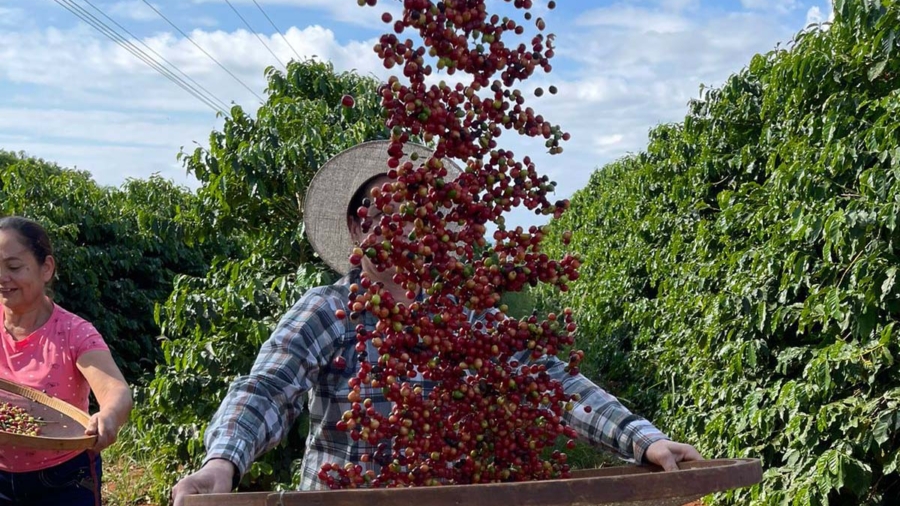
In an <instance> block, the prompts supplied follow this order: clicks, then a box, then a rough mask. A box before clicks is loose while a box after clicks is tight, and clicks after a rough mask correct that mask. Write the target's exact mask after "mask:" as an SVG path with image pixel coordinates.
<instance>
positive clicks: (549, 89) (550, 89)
mask: <svg viewBox="0 0 900 506" xmlns="http://www.w3.org/2000/svg"><path fill="white" fill-rule="evenodd" d="M547 91H549V92H550V94H551V95H556V91H557V90H556V86H551V87H549V88H547Z"/></svg>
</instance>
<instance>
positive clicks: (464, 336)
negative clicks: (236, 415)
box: [319, 0, 583, 488]
mask: <svg viewBox="0 0 900 506" xmlns="http://www.w3.org/2000/svg"><path fill="white" fill-rule="evenodd" d="M371 3H374V2H371ZM512 3H513V7H514V8H515V9H520V10H523V11H524V14H523V17H524V19H526V20H530V19H531V18H532V15H531V12H530V9H531V8H532V0H512ZM402 4H403V12H402V14H401V15H400V16H399V17H396V18H395V17H394V16H392V15H390V14H388V13H384V14H383V15H382V21H384V22H385V23H388V24H390V25H391V30H392V32H391V33H385V34H383V35H382V36H381V37H380V38H379V39H378V41H377V43H376V44H375V46H374V48H373V49H374V51H375V53H376V54H377V55H378V57H379V58H380V59H381V60H382V62H383V65H384V67H385V68H387V69H392V71H393V72H395V75H393V76H391V77H390V78H389V79H388V81H387V82H386V83H385V84H384V85H382V86H381V87H380V88H379V94H378V96H379V98H380V100H381V106H382V107H383V109H384V115H385V116H384V117H385V126H386V128H387V131H388V132H389V139H390V146H389V148H388V150H387V154H388V157H389V158H388V162H387V167H388V169H389V172H388V177H389V178H390V182H388V183H385V184H384V185H382V186H380V187H377V188H373V189H372V191H371V195H370V199H369V201H367V202H365V203H364V204H363V208H360V209H359V210H357V215H358V216H359V217H360V218H361V219H362V220H363V223H364V225H363V229H364V230H365V231H366V233H367V234H368V235H367V237H366V238H365V239H364V241H363V243H362V244H361V245H360V247H359V248H355V249H354V250H353V252H352V254H351V256H350V261H351V263H352V264H353V265H360V264H361V262H362V259H363V258H364V257H365V258H369V259H370V261H371V262H372V265H373V266H374V268H375V269H376V270H377V271H379V272H389V273H390V276H391V280H392V281H393V282H394V283H396V284H397V285H399V286H400V287H402V289H403V290H405V291H406V294H405V296H406V300H405V301H403V302H402V303H401V302H400V301H396V300H394V298H393V296H392V295H391V293H390V292H388V291H386V290H384V289H383V288H384V287H383V285H382V284H381V283H378V282H374V281H372V280H371V279H369V276H368V275H366V274H365V273H364V274H363V275H362V279H361V281H360V282H359V285H358V286H354V287H351V296H350V300H349V301H348V302H349V309H350V310H351V311H352V313H351V318H353V317H354V315H356V316H357V317H358V316H359V314H360V313H361V312H362V311H366V312H370V313H371V314H372V315H373V316H375V317H376V318H377V323H376V324H375V329H374V331H367V330H366V328H365V327H364V326H363V325H361V324H358V325H357V343H356V348H355V351H356V353H358V354H359V355H358V356H359V357H362V358H361V359H360V367H359V370H358V372H357V374H356V376H354V377H353V378H351V380H350V382H349V386H350V388H351V392H350V394H349V396H348V401H349V402H350V405H351V409H349V410H348V411H347V412H345V413H344V415H343V417H342V419H341V421H340V423H339V424H338V425H339V426H338V429H340V430H346V431H348V432H349V435H350V437H351V438H352V439H353V440H354V441H364V442H366V443H368V444H369V445H371V447H372V448H375V451H374V452H372V453H371V455H368V454H367V456H365V457H364V458H362V459H361V462H362V463H368V462H373V463H377V464H379V465H380V469H381V471H380V473H379V474H377V475H376V474H375V473H374V472H372V471H371V470H367V469H365V468H364V467H363V466H361V465H356V464H347V465H333V464H325V465H324V466H323V467H322V468H321V471H320V473H319V478H320V479H321V480H322V482H323V483H324V484H325V485H326V486H328V487H330V488H353V487H357V486H374V487H381V486H384V487H393V486H418V485H437V484H454V483H456V484H465V483H479V482H497V481H521V480H531V479H546V478H554V477H565V476H567V473H568V471H569V466H568V464H567V461H566V459H567V457H566V455H565V453H562V452H554V453H552V454H550V456H549V457H548V459H547V460H542V457H541V456H542V454H543V451H544V449H545V448H547V447H548V446H552V445H553V444H554V442H555V441H556V440H557V438H558V437H559V436H560V435H563V436H566V437H569V438H571V437H574V436H575V432H574V429H572V428H571V427H569V426H568V425H566V423H565V420H564V414H565V413H566V412H567V410H571V409H573V407H574V404H575V403H576V402H578V400H577V399H576V397H575V396H568V395H566V394H565V392H564V390H563V388H562V384H561V383H560V382H559V381H557V380H554V379H552V378H551V377H550V375H549V374H548V373H547V369H546V366H544V365H541V363H540V362H539V361H538V359H541V358H542V357H547V356H555V355H557V354H558V353H559V352H560V351H561V350H564V349H571V348H572V346H573V344H574V336H573V333H574V330H575V328H576V327H575V324H574V318H573V315H572V312H571V310H564V311H563V312H562V313H560V314H553V315H548V317H547V319H546V320H540V319H539V318H538V316H537V315H536V314H535V315H532V316H531V317H526V318H524V319H522V320H516V319H513V318H510V317H508V316H507V315H506V314H505V313H506V311H505V309H504V308H502V307H499V306H500V300H501V297H502V295H503V294H504V293H507V292H515V291H520V290H522V289H524V288H525V287H527V286H535V285H537V284H538V283H550V284H552V285H554V286H557V287H558V288H559V289H560V290H567V289H568V283H570V282H571V281H574V280H575V279H577V278H578V272H577V269H578V267H579V265H580V260H579V259H578V258H577V257H574V256H570V255H567V256H566V257H564V258H563V259H560V260H557V259H551V258H549V257H548V256H547V255H546V254H544V253H542V252H541V242H542V241H543V240H544V238H545V235H546V230H545V228H544V227H537V226H532V227H529V228H528V229H523V228H522V227H516V228H514V229H513V228H511V227H508V226H507V225H506V223H505V219H504V214H506V213H508V212H509V211H511V210H512V209H513V208H515V207H520V206H525V207H526V208H527V209H529V210H532V211H534V212H535V213H537V214H538V215H545V216H555V217H558V216H560V215H561V214H562V213H563V212H565V210H566V209H568V201H565V200H562V201H556V202H550V201H549V200H548V198H549V195H550V194H551V193H552V192H554V190H555V187H556V183H555V182H553V181H550V180H549V178H547V177H546V176H541V175H539V174H538V172H537V170H536V167H535V164H534V162H533V161H532V160H531V158H530V157H528V156H524V157H520V156H517V155H516V154H514V153H513V152H512V151H510V150H508V149H504V148H503V147H501V146H500V145H499V144H498V140H499V138H500V136H501V134H502V133H503V131H504V130H512V131H514V132H516V133H519V134H520V135H524V136H528V137H537V136H540V137H542V138H543V139H544V141H545V145H546V147H547V149H548V151H549V152H550V153H551V154H557V153H560V152H562V146H561V145H560V143H561V142H563V141H565V140H568V135H569V134H568V133H564V132H563V131H562V130H561V129H560V127H559V126H558V125H553V124H551V123H550V122H548V121H547V120H545V119H544V117H543V116H542V115H540V114H538V113H537V112H536V111H534V110H533V109H532V108H531V107H528V106H527V105H526V97H525V95H524V94H523V93H522V91H521V90H520V89H517V85H518V83H520V82H524V81H525V80H526V79H527V78H529V77H530V76H531V75H532V74H533V73H534V72H535V71H536V70H543V71H544V72H549V71H550V70H551V65H550V59H551V58H552V57H553V55H554V51H553V49H554V48H553V44H554V36H553V35H552V34H544V33H541V31H542V30H543V29H544V28H545V23H544V21H543V20H542V19H537V20H536V21H535V23H534V25H533V26H534V27H535V28H537V30H538V31H537V32H536V33H534V34H533V35H527V34H525V30H526V24H524V23H521V22H518V21H516V20H513V19H510V18H509V17H501V16H500V15H498V14H492V13H489V12H488V10H487V6H486V4H485V2H483V1H462V0H443V1H439V2H433V1H431V0H404V1H403V2H402ZM506 32H511V33H513V34H515V35H517V36H521V40H522V41H523V42H522V43H517V44H516V45H515V46H507V45H506V43H505V41H506V40H507V39H509V37H507V38H504V34H505V33H506ZM529 38H530V40H529ZM413 39H415V41H414V40H413ZM517 40H518V38H517ZM433 72H445V73H446V74H447V75H456V76H461V77H458V78H454V80H455V84H452V85H450V84H447V83H445V82H444V81H440V82H434V80H433V79H431V78H429V76H431V74H432V73H433ZM550 90H551V93H555V92H556V88H555V87H551V88H550ZM542 94H543V89H540V88H538V89H537V90H536V91H535V95H536V96H541V95H542ZM413 138H419V139H421V140H423V141H425V142H434V143H435V151H434V153H433V155H432V156H430V157H428V158H427V159H420V158H418V157H414V156H411V157H409V159H404V153H405V152H407V151H408V150H407V149H406V144H407V143H408V142H409V141H410V140H411V139H413ZM448 159H458V160H467V164H466V166H465V167H464V168H463V169H464V170H463V173H462V174H461V175H459V176H458V177H451V176H450V174H449V172H448V170H447V167H446V164H447V163H448V161H447V160H448ZM370 208H374V209H378V210H379V211H380V212H381V213H382V215H381V217H380V218H378V219H377V220H375V221H370V220H369V218H368V215H369V209H370ZM488 222H493V224H494V225H495V228H496V232H495V234H494V243H493V244H492V245H488V243H487V241H486V239H485V233H486V230H487V224H488ZM476 251H478V252H483V253H479V254H476ZM467 311H472V312H475V313H477V314H484V319H485V321H484V322H481V321H478V322H475V323H472V322H470V321H469V318H468V314H467ZM354 319H356V318H354ZM368 347H373V348H374V349H375V351H376V353H377V355H376V356H373V357H370V356H369V355H368V354H366V355H364V353H365V351H366V349H367V348H368ZM517 353H521V354H523V355H527V358H526V359H525V361H524V363H518V362H517V361H512V360H511V357H512V356H514V355H515V354H517ZM582 359H583V353H581V352H578V351H573V352H570V354H569V357H568V362H566V363H565V368H566V370H567V371H568V372H569V373H570V374H577V371H578V368H579V365H580V363H581V361H582ZM418 377H421V378H423V379H425V380H428V381H431V382H433V384H435V385H436V386H435V387H434V388H433V389H432V390H430V391H428V392H426V391H423V389H422V388H421V387H419V386H416V385H415V383H413V382H412V381H411V380H413V379H414V378H418ZM366 391H375V392H380V393H381V394H382V395H383V396H384V398H385V399H386V400H388V401H389V402H390V403H391V406H392V407H391V410H390V412H387V413H383V412H379V411H378V410H377V409H375V407H374V403H373V402H372V400H371V399H369V398H366V397H365V396H364V394H363V392H366Z"/></svg>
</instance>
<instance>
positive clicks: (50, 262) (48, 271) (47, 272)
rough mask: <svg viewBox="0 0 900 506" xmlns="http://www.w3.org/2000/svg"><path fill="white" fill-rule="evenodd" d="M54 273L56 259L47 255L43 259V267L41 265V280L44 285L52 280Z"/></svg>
mask: <svg viewBox="0 0 900 506" xmlns="http://www.w3.org/2000/svg"><path fill="white" fill-rule="evenodd" d="M55 273H56V259H55V258H53V255H47V258H45V259H44V265H41V278H42V279H43V280H44V283H45V284H49V283H50V281H52V280H53V274H55Z"/></svg>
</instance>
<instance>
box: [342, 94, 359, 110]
mask: <svg viewBox="0 0 900 506" xmlns="http://www.w3.org/2000/svg"><path fill="white" fill-rule="evenodd" d="M354 104H356V101H355V100H354V99H353V97H352V96H350V95H344V96H343V97H341V105H342V106H344V107H347V108H350V107H353V105H354Z"/></svg>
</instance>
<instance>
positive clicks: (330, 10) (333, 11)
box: [193, 0, 400, 29]
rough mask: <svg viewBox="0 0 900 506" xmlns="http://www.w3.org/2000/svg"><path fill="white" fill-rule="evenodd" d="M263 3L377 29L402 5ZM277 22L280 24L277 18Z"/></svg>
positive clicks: (306, 0) (322, 0)
mask: <svg viewBox="0 0 900 506" xmlns="http://www.w3.org/2000/svg"><path fill="white" fill-rule="evenodd" d="M193 3H195V4H204V3H223V4H224V0H193ZM231 3H232V4H235V5H238V4H247V5H248V6H249V7H248V8H252V9H253V10H258V9H257V7H256V5H254V4H253V2H252V0H232V2H231ZM263 3H264V5H263V9H264V10H267V9H268V8H269V6H273V5H279V6H285V7H296V8H297V9H298V10H299V9H315V10H319V11H323V12H325V13H327V14H328V15H329V17H330V18H331V19H333V20H334V21H338V22H341V23H347V24H352V25H358V26H364V27H367V28H376V29H384V28H385V27H386V26H387V25H385V24H384V23H383V22H382V21H381V14H382V13H384V12H390V13H391V15H392V16H393V17H394V19H396V18H397V16H398V15H399V13H400V7H399V4H398V3H397V2H380V3H379V4H378V5H376V6H375V7H368V6H366V7H360V6H359V5H357V4H356V3H355V2H353V1H352V0H265V2H263ZM275 24H276V25H278V24H279V23H278V21H277V20H276V21H275ZM281 28H283V27H281Z"/></svg>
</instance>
